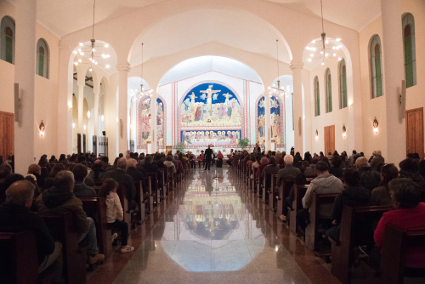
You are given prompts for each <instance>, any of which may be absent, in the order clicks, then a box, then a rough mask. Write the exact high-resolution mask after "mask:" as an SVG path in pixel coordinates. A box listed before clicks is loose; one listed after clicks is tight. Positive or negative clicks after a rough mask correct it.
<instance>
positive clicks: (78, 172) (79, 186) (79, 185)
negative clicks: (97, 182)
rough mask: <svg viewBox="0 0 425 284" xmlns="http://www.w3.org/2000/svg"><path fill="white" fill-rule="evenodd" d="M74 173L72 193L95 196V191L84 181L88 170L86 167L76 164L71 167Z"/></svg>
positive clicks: (81, 195)
mask: <svg viewBox="0 0 425 284" xmlns="http://www.w3.org/2000/svg"><path fill="white" fill-rule="evenodd" d="M72 173H73V174H74V179H75V183H74V194H75V196H76V197H96V196H97V193H96V191H95V190H94V189H93V188H92V187H90V186H88V185H86V184H85V183H84V180H85V178H86V177H87V174H88V171H87V167H86V166H84V165H82V164H76V165H75V166H74V168H73V169H72Z"/></svg>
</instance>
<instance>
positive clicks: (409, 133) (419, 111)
mask: <svg viewBox="0 0 425 284" xmlns="http://www.w3.org/2000/svg"><path fill="white" fill-rule="evenodd" d="M408 153H418V154H419V157H421V160H422V159H423V158H424V123H423V108H415V109H411V110H407V111H406V154H408Z"/></svg>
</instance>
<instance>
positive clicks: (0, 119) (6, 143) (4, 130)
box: [0, 111, 15, 160]
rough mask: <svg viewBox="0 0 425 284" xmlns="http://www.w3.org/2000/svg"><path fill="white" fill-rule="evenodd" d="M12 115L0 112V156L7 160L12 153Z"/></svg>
mask: <svg viewBox="0 0 425 284" xmlns="http://www.w3.org/2000/svg"><path fill="white" fill-rule="evenodd" d="M14 135H15V134H14V114H13V113H9V112H2V111H0V156H3V160H7V158H8V157H9V156H10V155H13V152H14V140H15V138H14Z"/></svg>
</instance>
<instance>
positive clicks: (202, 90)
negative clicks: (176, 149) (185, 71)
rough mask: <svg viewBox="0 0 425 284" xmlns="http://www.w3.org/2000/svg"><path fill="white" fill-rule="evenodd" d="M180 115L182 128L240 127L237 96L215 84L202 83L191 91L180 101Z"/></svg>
mask: <svg viewBox="0 0 425 284" xmlns="http://www.w3.org/2000/svg"><path fill="white" fill-rule="evenodd" d="M180 114H181V115H180V117H181V126H182V127H184V128H186V127H187V128H193V127H203V126H213V127H220V126H230V127H235V126H237V127H240V126H241V125H242V115H241V114H242V108H241V104H240V102H239V100H238V98H237V96H236V95H235V94H234V93H233V92H232V91H231V90H230V89H229V88H227V87H226V86H223V85H221V84H217V83H204V84H200V85H198V86H196V87H195V88H193V89H191V90H190V91H189V92H188V93H187V95H186V96H185V97H184V98H183V100H182V104H181V107H180Z"/></svg>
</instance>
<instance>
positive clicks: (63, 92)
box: [57, 46, 74, 154]
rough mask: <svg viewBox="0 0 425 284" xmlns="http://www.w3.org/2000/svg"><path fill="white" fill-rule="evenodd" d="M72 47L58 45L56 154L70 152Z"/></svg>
mask: <svg viewBox="0 0 425 284" xmlns="http://www.w3.org/2000/svg"><path fill="white" fill-rule="evenodd" d="M71 54H72V49H71V48H70V47H69V46H59V86H58V89H59V94H58V117H57V119H58V127H57V133H58V141H57V143H58V154H70V153H72V139H74V137H73V136H72V93H73V83H74V82H73V80H74V79H73V75H72V71H73V66H74V65H73V64H72V63H71V64H70V57H71Z"/></svg>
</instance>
